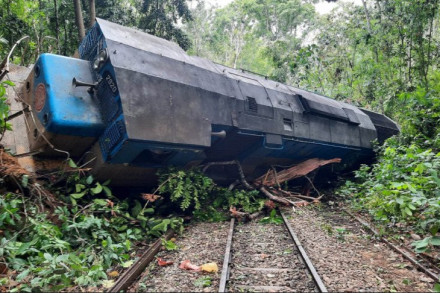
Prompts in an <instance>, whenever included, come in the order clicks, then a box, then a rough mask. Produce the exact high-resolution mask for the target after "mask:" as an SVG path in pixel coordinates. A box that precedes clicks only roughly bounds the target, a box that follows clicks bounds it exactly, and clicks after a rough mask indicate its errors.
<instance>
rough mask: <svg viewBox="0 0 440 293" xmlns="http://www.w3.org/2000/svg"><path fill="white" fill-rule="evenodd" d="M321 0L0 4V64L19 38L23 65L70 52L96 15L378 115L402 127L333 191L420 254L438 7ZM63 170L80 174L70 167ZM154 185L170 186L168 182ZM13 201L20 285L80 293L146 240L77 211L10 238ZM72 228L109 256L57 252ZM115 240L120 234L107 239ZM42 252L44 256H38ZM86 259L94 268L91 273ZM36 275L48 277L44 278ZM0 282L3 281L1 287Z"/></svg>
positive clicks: (428, 218)
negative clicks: (319, 7) (75, 288)
mask: <svg viewBox="0 0 440 293" xmlns="http://www.w3.org/2000/svg"><path fill="white" fill-rule="evenodd" d="M318 2H324V0H322V1H319V0H235V1H233V2H231V3H230V4H228V5H226V6H223V7H220V8H219V7H217V6H212V5H211V4H209V3H206V2H205V1H203V0H193V1H188V2H187V1H185V0H156V1H152V0H73V1H70V0H39V1H34V0H0V23H1V25H0V57H1V58H4V57H5V56H6V55H7V54H8V53H9V50H10V49H11V47H12V46H13V45H14V43H15V42H16V41H18V40H19V39H21V38H22V37H24V36H29V38H28V39H26V40H24V41H23V42H21V43H20V45H19V46H18V47H17V48H16V50H15V51H14V53H13V55H12V58H11V62H12V63H14V64H17V65H23V66H29V65H31V64H33V62H35V60H36V58H37V57H38V56H39V54H41V53H43V52H51V53H57V54H62V55H66V56H72V55H74V54H75V51H76V49H77V47H78V44H79V40H80V39H82V38H83V37H84V34H85V33H87V30H88V29H89V28H90V27H91V26H92V25H93V23H94V16H97V17H100V18H103V19H107V20H110V21H113V22H116V23H119V24H122V25H125V26H129V27H135V28H138V29H141V30H143V31H146V32H148V33H150V34H153V35H156V36H159V37H163V38H166V39H168V40H172V41H175V42H176V43H178V44H179V45H180V46H181V47H182V48H183V49H185V50H186V51H187V52H188V53H189V54H192V55H197V56H201V57H205V58H207V59H210V60H213V61H215V62H218V63H221V64H224V65H227V66H230V67H234V68H242V69H244V70H248V71H251V72H255V73H258V74H261V75H264V76H267V77H269V78H271V79H274V80H277V81H280V82H283V83H287V84H290V85H293V86H297V87H300V88H304V89H307V90H310V91H314V92H318V93H320V94H324V95H326V96H329V97H331V98H334V99H337V100H341V101H344V102H347V103H350V104H353V105H356V106H360V107H364V108H367V109H371V110H374V111H377V112H380V113H384V114H386V115H387V116H389V117H390V118H392V119H394V120H396V121H397V122H398V123H399V124H400V127H401V134H400V135H399V136H398V137H393V138H390V139H388V140H387V141H386V142H385V144H384V145H383V146H378V147H377V154H378V155H377V161H376V163H375V164H373V165H371V166H363V167H361V169H360V170H358V171H356V172H355V174H354V177H350V179H349V181H347V180H345V183H344V184H343V185H342V186H339V187H338V188H337V190H336V194H337V195H338V196H339V197H340V198H341V199H342V200H347V201H349V202H350V204H351V205H352V206H353V207H354V208H356V209H358V210H361V211H364V212H366V213H369V214H371V216H372V218H373V219H374V220H375V221H376V223H377V225H383V227H384V231H388V232H389V233H402V234H404V235H406V234H410V233H417V234H418V235H421V238H420V239H419V240H418V241H414V243H413V245H414V249H415V250H416V251H417V252H426V251H429V250H430V249H433V248H435V246H440V236H438V232H439V229H440V201H439V196H440V192H439V190H440V152H439V151H440V130H439V128H438V125H439V123H440V70H439V65H440V30H439V28H440V16H439V8H440V3H439V2H440V1H438V0H362V1H360V2H356V3H352V2H350V1H327V2H336V8H335V9H334V10H332V11H331V12H330V13H327V14H320V13H318V12H317V11H316V7H315V4H316V3H318ZM8 86H12V84H11V83H10V82H8V81H3V82H2V84H1V87H0V128H1V130H2V132H4V131H9V130H10V127H9V124H8V123H7V122H6V121H5V118H6V117H7V116H8V115H9V108H8V105H7V104H6V103H5V100H6V98H5V87H8ZM71 165H72V166H73V167H75V168H77V166H76V165H75V164H74V163H73V162H71ZM176 174H178V175H173V176H174V178H176V177H179V176H180V177H182V178H184V176H187V178H188V180H194V181H197V180H201V182H203V183H201V185H200V186H202V187H203V188H204V189H203V194H205V196H206V197H207V196H208V195H207V194H208V190H210V187H209V188H208V186H210V184H211V182H210V181H209V180H208V181H206V180H205V179H206V178H205V179H200V177H199V175H198V174H194V173H187V174H186V175H185V174H183V173H179V172H177V173H176ZM78 176H79V175H78ZM0 180H2V179H0ZM162 180H163V181H165V182H166V181H167V179H165V177H164V178H163V179H162ZM71 181H72V182H71V183H72V184H73V185H72V186H73V187H72V190H71V192H75V191H74V190H75V188H76V189H77V190H76V193H73V194H76V195H77V199H78V200H79V199H80V198H82V196H84V194H86V195H87V196H88V195H93V194H101V193H107V194H110V195H111V191H110V190H109V189H108V188H107V187H106V185H105V184H100V183H97V182H95V181H94V179H93V178H90V177H84V178H79V177H78V178H72V179H71ZM0 182H2V181H0ZM171 183H172V181H170V182H168V185H165V187H166V188H168V190H167V191H168V192H170V193H172V190H173V188H175V187H176V186H175V185H170V184H171ZM26 184H27V181H26ZM91 184H92V185H93V186H92V187H93V188H92V187H90V188H89V189H87V191H84V193H82V190H83V187H81V186H89V185H90V186H91ZM175 184H177V185H178V186H179V183H175ZM78 186H79V187H78ZM60 192H61V191H60ZM164 193H165V191H164ZM78 194H82V195H81V196H80V195H78ZM201 194H202V193H201ZM229 196H230V195H229ZM240 196H241V197H242V198H246V196H248V195H246V194H240ZM253 196H255V194H253V195H252V197H253ZM249 197H250V196H248V197H247V200H249ZM20 202H21V199H20V197H19V196H15V197H14V195H11V194H8V195H7V196H5V197H3V198H2V199H1V200H0V238H2V239H1V242H0V260H1V261H0V263H3V261H6V262H9V263H10V264H11V266H13V267H14V268H15V270H16V271H18V272H21V273H20V275H18V276H17V277H16V278H15V280H16V284H19V283H20V282H21V281H22V280H25V281H26V282H25V281H23V283H27V284H28V285H29V284H30V285H29V286H28V287H25V286H24V285H23V286H22V287H18V289H20V290H30V288H31V287H35V286H39V287H41V288H43V290H48V289H52V290H53V289H55V290H56V289H61V288H65V287H68V286H71V285H72V280H71V279H72V278H77V279H75V281H74V283H75V284H76V285H79V286H91V285H93V284H94V282H96V281H97V280H103V279H106V278H107V277H106V273H105V270H106V269H107V268H109V267H111V265H112V264H113V263H114V262H117V263H121V264H123V265H128V263H130V261H129V256H128V251H129V249H130V245H131V241H138V240H140V239H142V230H141V229H144V228H145V227H146V226H145V225H148V223H147V222H146V223H147V224H145V223H144V224H143V225H144V226H143V227H142V228H140V229H138V230H136V229H133V230H130V232H126V231H125V230H124V231H125V232H124V233H125V234H124V236H121V235H122V234H121V233H122V232H120V231H117V230H115V229H116V228H114V227H115V225H119V227H122V226H126V225H128V224H129V223H130V221H131V220H133V219H131V218H130V219H128V220H124V219H123V218H119V220H120V221H122V222H121V223H114V226H112V227H110V226H111V225H110V224H108V223H107V224H104V222H103V221H102V219H99V218H95V217H93V216H91V217H87V216H84V217H83V218H82V219H81V222H80V221H79V218H80V217H78V215H77V214H75V218H76V217H78V219H77V221H78V222H79V223H75V218H74V219H73V223H70V226H69V225H66V226H65V227H64V226H63V228H62V229H65V231H64V230H63V231H60V229H58V228H54V226H53V225H52V226H51V225H49V224H47V223H46V222H44V221H45V220H44V219H42V218H41V217H37V218H35V219H34V220H32V221H34V222H33V223H26V224H25V228H29V227H33V228H32V229H34V228H35V229H34V230H33V231H32V233H33V234H32V233H31V234H32V235H38V234H39V233H40V234H41V233H42V235H45V236H44V237H45V238H44V239H42V238H41V239H40V238H34V240H32V239H22V242H19V241H10V239H8V240H7V239H6V238H7V237H4V234H3V231H2V230H8V229H9V228H8V227H9V226H11V225H15V223H16V222H19V221H20V218H16V217H14V215H13V212H11V211H17V210H18V209H19V208H20V205H21V203H20ZM113 202H114V204H115V207H116V208H113ZM75 204H76V201H75ZM147 204H148V202H147ZM147 204H146V205H145V206H141V204H140V203H139V202H138V203H136V204H135V205H136V216H139V215H140V216H141V217H140V218H139V217H138V218H137V221H141V222H142V221H144V219H145V221H147V219H146V217H147V216H146V215H147V213H148V212H151V210H150V207H148V208H146V206H147ZM197 204H199V203H198V202H197ZM84 205H86V204H85V203H84ZM199 205H200V204H199ZM249 205H250V204H249ZM258 205H259V204H257V206H258ZM86 206H87V207H88V208H89V209H90V208H92V209H93V208H95V210H94V211H96V210H99V211H102V212H109V211H110V208H109V206H107V203H106V202H105V201H104V202H103V201H99V200H98V201H97V202H96V206H95V207H93V206H92V207H90V206H89V205H86ZM199 208H200V206H199ZM118 209H119V210H118ZM128 209H129V208H128V204H126V203H124V202H121V203H120V204H118V202H117V199H115V198H113V199H112V206H111V212H112V213H113V212H114V211H116V212H120V213H121V214H122V213H125V212H127V211H128ZM130 209H131V208H130ZM78 210H79V209H77V211H78ZM82 212H85V211H84V210H82ZM144 212H145V217H144ZM210 212H211V213H215V211H214V210H210ZM57 213H58V215H59V216H60V218H61V217H64V218H66V219H67V218H68V217H72V216H73V214H74V213H70V212H68V211H67V209H64V208H63V209H61V208H60V210H59V211H57ZM78 213H79V212H78ZM140 213H141V214H140ZM142 217H144V218H142ZM153 220H154V221H156V220H157V219H153ZM173 221H176V222H178V220H174V219H173V220H170V221H169V222H167V225H168V224H170V223H172V222H173ZM36 222H38V223H40V224H41V223H43V222H44V223H46V224H47V225H46V226H44V225H43V226H42V225H36V224H35V223H36ZM150 224H151V223H150ZM154 224H155V225H156V226H157V225H162V224H163V222H162V223H160V222H157V221H156V222H154ZM8 225H9V226H8ZM32 225H33V226H32ZM94 225H95V226H96V227H101V225H107V226H106V227H105V228H103V229H104V230H105V229H107V230H108V232H106V231H104V232H102V233H103V235H98V236H96V235H92V234H91V232H90V231H89V230H90V229H89V228H90V227H93V226H94ZM112 225H113V224H112ZM151 225H152V224H151ZM402 225H403V226H402ZM72 227H73V228H72ZM402 227H403V228H402ZM25 228H23V229H25ZM162 228H163V226H160V227H159V228H158V229H162ZM38 229H39V230H38ZM69 229H76V231H79V232H78V233H79V235H80V237H81V238H83V239H89V240H90V239H92V240H93V241H95V243H98V242H99V243H102V244H103V245H104V244H105V245H104V246H105V247H104V250H103V251H104V252H105V253H103V254H102V256H98V252H96V251H95V250H93V248H90V247H87V246H86V245H85V244H84V243H79V244H78V247H81V249H83V252H81V254H80V255H79V256H78V255H76V256H75V255H74V254H73V253H70V254H66V253H64V254H63V251H64V252H66V251H72V250H73V245H70V244H68V243H67V242H70V241H71V239H70V238H69V239H67V238H62V236H61V234H62V232H66V231H68V230H69ZM78 229H79V230H78ZM125 229H127V228H126V227H125ZM121 231H122V230H121ZM45 233H46V234H45ZM118 233H119V234H118ZM116 234H117V235H119V236H115V237H114V236H113V235H116ZM151 234H152V235H155V232H154V231H153V232H151ZM15 235H17V234H15ZM14 237H15V236H14ZM69 237H73V236H72V235H70V236H69ZM87 237H89V238H87ZM112 237H113V238H112ZM35 239H38V240H35ZM54 239H58V240H59V241H58V240H56V241H55V242H54ZM112 239H113V240H112ZM26 241H27V242H26ZM75 241H77V240H75ZM112 241H113V242H112ZM116 241H119V242H116ZM11 243H14V245H15V246H13V247H12V246H11V245H12V244H11ZM121 243H122V244H121ZM36 246H38V249H37V248H34V249H35V251H34V252H35V254H34V255H33V256H32V257H33V259H26V261H25V260H24V259H25V257H24V256H25V251H27V249H29V248H30V247H36ZM49 246H52V248H51V249H53V251H52V252H51V253H52V254H49V253H48V252H44V251H47V247H49ZM55 250H56V251H57V252H55ZM60 251H61V253H60ZM57 253H58V254H57ZM100 253H101V252H100ZM29 254H32V252H31V253H29ZM89 254H90V255H93V257H92V258H90V257H89V256H88V255H89ZM11 255H13V256H14V259H15V258H17V259H21V260H20V261H16V262H14V261H12V260H11V259H9V257H10V256H11ZM54 255H58V257H60V258H59V259H58V257H56V256H54ZM19 256H21V257H22V258H18V257H19ZM56 260H58V261H61V262H64V263H66V264H68V265H69V268H70V269H69V270H68V273H66V274H64V275H63V274H61V275H53V276H52V278H54V279H53V280H52V281H53V282H58V283H57V284H58V285H57V286H58V287H50V286H49V285H50V282H51V281H45V277H48V276H51V275H52V274H53V272H54V271H57V270H59V269H60V268H59V266H58V265H57V261H56ZM84 262H88V263H89V264H90V265H93V268H94V269H93V270H91V271H90V272H89V270H88V268H87V265H86V264H84ZM71 264H72V265H71ZM41 267H44V270H41V269H40V268H41ZM1 268H2V267H1V264H0V269H1ZM42 271H43V272H44V273H45V274H46V275H44V276H43V275H41V274H40V273H41V272H42ZM32 274H34V275H35V276H37V275H38V276H40V277H37V278H33V279H32V280H31V279H29V277H28V275H32ZM39 274H40V275H39ZM26 278H27V279H26ZM106 281H107V280H106ZM6 282H7V281H6V280H4V279H0V285H2V284H6ZM32 282H34V283H32ZM103 284H104V285H108V283H103ZM101 285H102V284H101ZM110 285H111V284H110ZM110 285H109V286H110ZM18 289H17V290H18Z"/></svg>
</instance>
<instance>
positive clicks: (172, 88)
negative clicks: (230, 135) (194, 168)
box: [115, 68, 211, 147]
mask: <svg viewBox="0 0 440 293" xmlns="http://www.w3.org/2000/svg"><path fill="white" fill-rule="evenodd" d="M115 71H116V78H117V81H118V86H119V92H120V94H121V100H122V107H123V113H124V117H125V122H126V127H127V133H128V137H129V138H130V139H136V140H146V141H156V142H164V143H167V142H168V143H174V144H188V145H196V146H206V147H208V146H210V144H211V122H210V119H209V118H208V117H206V116H204V115H202V114H203V109H202V103H201V99H202V97H201V96H200V95H199V93H198V92H197V91H195V90H194V88H191V87H187V86H185V85H182V84H177V83H173V82H170V81H168V80H164V79H161V78H157V77H152V76H148V75H145V74H142V73H139V72H135V71H131V70H126V69H122V68H115ZM133 85H135V86H133Z"/></svg>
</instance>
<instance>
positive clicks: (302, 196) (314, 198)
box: [277, 189, 324, 201]
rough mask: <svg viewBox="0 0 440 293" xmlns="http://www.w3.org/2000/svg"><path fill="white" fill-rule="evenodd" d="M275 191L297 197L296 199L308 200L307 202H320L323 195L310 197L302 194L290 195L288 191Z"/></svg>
mask: <svg viewBox="0 0 440 293" xmlns="http://www.w3.org/2000/svg"><path fill="white" fill-rule="evenodd" d="M277 191H280V192H282V193H284V194H286V195H288V196H292V197H297V198H301V199H308V200H312V201H316V200H320V199H321V198H322V197H323V196H324V195H321V196H319V197H311V196H307V195H302V194H298V193H291V192H289V191H285V190H282V189H278V190H277Z"/></svg>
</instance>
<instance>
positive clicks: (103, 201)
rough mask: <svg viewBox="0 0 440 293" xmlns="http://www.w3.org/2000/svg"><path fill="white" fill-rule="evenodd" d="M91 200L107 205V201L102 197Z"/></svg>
mask: <svg viewBox="0 0 440 293" xmlns="http://www.w3.org/2000/svg"><path fill="white" fill-rule="evenodd" d="M93 202H94V203H95V204H97V205H100V206H104V207H105V206H106V205H107V201H106V200H104V199H99V198H97V199H94V200H93Z"/></svg>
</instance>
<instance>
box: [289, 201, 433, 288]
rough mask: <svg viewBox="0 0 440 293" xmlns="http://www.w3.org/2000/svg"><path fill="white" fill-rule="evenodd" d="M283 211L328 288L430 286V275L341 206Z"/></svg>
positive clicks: (431, 285)
mask: <svg viewBox="0 0 440 293" xmlns="http://www.w3.org/2000/svg"><path fill="white" fill-rule="evenodd" d="M286 215H290V216H289V221H290V224H291V225H292V227H293V229H294V230H295V232H296V233H297V235H298V237H299V239H300V241H301V244H302V245H303V247H304V248H305V250H306V251H307V254H308V255H309V257H310V259H311V260H312V262H313V264H314V265H315V268H316V269H317V271H318V273H319V275H320V276H321V278H322V279H323V281H324V284H325V285H326V286H327V289H328V290H329V291H339V292H341V291H374V292H381V291H389V292H393V291H394V292H395V291H403V292H408V291H411V292H415V291H417V292H427V291H431V290H432V288H433V280H432V279H430V278H429V277H427V276H426V275H425V274H423V273H422V272H419V271H417V270H416V268H415V267H414V266H413V265H412V264H411V263H410V262H408V261H407V260H405V259H404V258H403V257H402V256H401V255H400V254H397V253H396V252H394V251H393V250H391V249H390V248H389V247H388V246H386V245H385V244H384V243H382V242H380V241H376V240H374V239H372V238H371V235H370V234H369V233H368V232H367V231H365V230H364V229H363V227H362V226H361V224H359V223H358V222H357V221H355V220H354V219H353V218H351V217H350V216H348V215H346V214H345V213H343V211H341V210H338V209H336V210H330V209H327V208H326V209H320V210H319V209H317V208H310V207H305V208H296V209H295V211H293V210H287V209H286Z"/></svg>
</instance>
